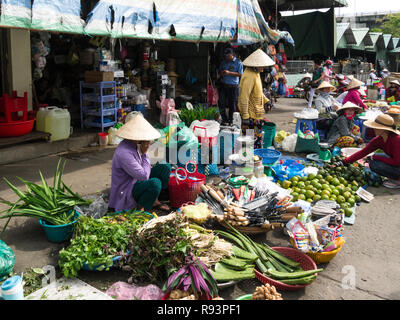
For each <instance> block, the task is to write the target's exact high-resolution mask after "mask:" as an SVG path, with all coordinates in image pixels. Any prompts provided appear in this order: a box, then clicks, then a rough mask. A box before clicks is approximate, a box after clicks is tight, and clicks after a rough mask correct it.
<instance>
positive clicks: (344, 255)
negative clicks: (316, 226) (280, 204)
mask: <svg viewBox="0 0 400 320" xmlns="http://www.w3.org/2000/svg"><path fill="white" fill-rule="evenodd" d="M304 106H305V100H299V99H284V98H281V99H279V102H278V104H277V107H276V108H275V109H274V110H272V111H271V112H270V113H269V114H268V115H267V116H268V118H269V119H270V120H271V121H273V122H275V123H276V124H277V130H278V131H279V130H286V131H289V132H294V128H295V124H294V123H293V113H294V112H296V111H300V110H301V109H302V108H303V107H304ZM113 152H114V147H106V148H99V147H90V148H85V149H81V150H79V151H74V152H67V153H64V154H58V155H48V156H45V157H42V158H37V159H33V160H27V161H21V162H17V163H11V164H6V165H1V166H0V177H6V178H7V179H9V180H10V181H11V182H12V183H15V184H16V185H17V186H18V187H21V183H20V182H19V181H18V180H17V179H16V176H19V177H22V178H24V179H27V180H30V181H35V182H40V178H39V173H38V172H39V170H41V171H42V173H43V175H44V177H45V178H46V179H48V181H49V182H50V183H51V182H52V176H53V172H54V170H55V167H56V164H57V161H58V159H59V157H60V156H61V157H63V158H66V159H67V160H68V161H67V165H66V168H65V174H64V181H65V182H66V184H67V185H72V189H73V190H74V191H75V192H78V193H80V194H81V195H92V194H101V193H107V192H108V190H109V187H110V178H111V176H110V172H111V159H112V156H113ZM369 191H370V192H372V193H373V194H374V195H375V199H374V200H373V201H372V202H371V203H369V204H367V203H362V205H361V206H360V207H358V208H357V218H356V221H355V224H354V225H352V226H350V225H346V226H345V227H344V231H343V234H344V237H345V240H346V244H345V245H344V247H343V249H342V251H341V252H340V253H339V254H338V255H337V256H336V257H335V258H334V259H333V260H332V261H331V262H329V263H328V264H324V265H322V267H323V268H324V271H323V272H322V273H321V274H320V275H319V276H318V277H317V279H316V280H315V281H314V282H313V283H312V285H310V286H308V287H306V288H305V289H302V290H300V291H297V292H282V296H283V298H284V299H288V300H337V299H343V300H356V299H365V300H381V299H383V300H397V299H400V286H399V283H400V273H399V272H398V268H399V265H400V251H399V250H398V244H397V240H398V226H399V225H400V209H399V206H398V201H399V200H400V197H399V195H400V191H396V190H389V189H385V188H384V187H381V188H379V189H378V188H370V189H369ZM0 197H1V198H4V199H7V200H10V201H13V200H16V196H15V194H13V192H12V191H11V190H10V189H9V188H8V186H7V185H6V184H5V183H4V181H2V180H1V181H0ZM2 208H4V206H3V205H0V210H1V209H2ZM4 223H5V221H0V230H2V228H3V226H4ZM1 239H2V240H3V241H4V242H5V243H7V244H8V245H9V246H10V247H11V248H12V250H13V251H14V253H15V255H16V261H15V267H14V271H15V272H16V273H21V272H22V271H24V269H25V268H29V267H43V266H45V265H48V264H50V265H54V266H57V263H58V252H59V250H60V249H61V248H62V247H63V244H53V243H50V242H48V241H47V240H46V237H45V234H44V232H43V230H42V228H41V227H40V225H39V223H38V222H37V221H36V220H34V219H30V218H15V219H13V220H11V222H10V224H9V225H8V227H7V230H6V232H5V233H4V235H3V236H1ZM255 239H257V240H260V241H267V243H268V244H269V245H271V246H286V247H289V246H290V244H289V241H288V238H287V236H285V235H284V234H283V232H282V231H281V230H275V231H273V232H270V233H267V234H266V235H262V236H257V237H256V238H255ZM64 245H65V244H64ZM128 277H129V274H128V273H126V272H123V271H120V270H111V271H108V272H84V271H82V272H80V273H79V278H80V279H81V280H83V281H85V282H87V283H89V284H90V285H92V286H94V287H96V288H98V289H100V290H102V291H105V290H106V289H107V288H108V287H109V286H110V285H111V284H112V283H114V282H116V281H127V279H128ZM258 285H260V282H259V281H257V280H252V281H242V282H239V283H238V284H236V285H235V286H233V287H230V288H226V289H223V290H221V291H220V294H221V296H222V297H223V298H225V299H235V298H237V297H238V296H240V295H243V294H247V293H252V292H253V291H254V289H255V287H256V286H258Z"/></svg>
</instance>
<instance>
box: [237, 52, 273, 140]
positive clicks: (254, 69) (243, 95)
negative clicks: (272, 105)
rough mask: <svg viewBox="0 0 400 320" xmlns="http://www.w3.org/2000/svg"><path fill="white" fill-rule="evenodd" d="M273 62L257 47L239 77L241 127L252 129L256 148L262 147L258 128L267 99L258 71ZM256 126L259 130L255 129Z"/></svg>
mask: <svg viewBox="0 0 400 320" xmlns="http://www.w3.org/2000/svg"><path fill="white" fill-rule="evenodd" d="M274 64H275V62H274V61H273V60H272V59H271V58H270V57H269V56H268V55H267V54H266V53H265V52H264V51H262V50H261V49H257V50H256V51H254V52H253V53H252V54H251V55H249V56H248V57H247V58H246V59H245V60H244V61H243V66H245V67H246V69H245V70H244V72H243V75H242V78H241V79H240V88H239V98H238V107H239V112H240V116H241V117H242V125H243V127H242V129H243V130H245V129H247V128H250V129H254V130H255V135H256V137H257V141H256V145H255V147H256V148H259V147H262V145H260V144H261V143H262V139H261V134H260V132H261V131H260V129H261V127H262V126H261V125H260V123H261V120H263V118H264V114H265V109H264V105H265V104H266V103H267V102H269V99H268V98H267V97H266V96H265V95H264V93H263V87H262V82H261V77H260V73H261V72H262V71H263V70H264V68H265V67H269V66H273V65H274ZM256 128H258V129H259V130H257V129H256Z"/></svg>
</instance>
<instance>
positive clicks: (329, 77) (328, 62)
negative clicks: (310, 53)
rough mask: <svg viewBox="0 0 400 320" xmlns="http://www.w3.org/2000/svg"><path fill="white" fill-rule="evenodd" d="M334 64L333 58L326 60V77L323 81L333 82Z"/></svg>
mask: <svg viewBox="0 0 400 320" xmlns="http://www.w3.org/2000/svg"><path fill="white" fill-rule="evenodd" d="M332 65H333V62H332V60H326V61H325V64H324V78H323V81H326V82H328V83H331V80H332V78H333V76H332V74H333V72H332Z"/></svg>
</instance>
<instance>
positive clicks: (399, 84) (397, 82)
mask: <svg viewBox="0 0 400 320" xmlns="http://www.w3.org/2000/svg"><path fill="white" fill-rule="evenodd" d="M390 83H394V84H397V85H398V86H400V82H399V80H392V81H390Z"/></svg>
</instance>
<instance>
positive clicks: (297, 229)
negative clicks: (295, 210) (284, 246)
mask: <svg viewBox="0 0 400 320" xmlns="http://www.w3.org/2000/svg"><path fill="white" fill-rule="evenodd" d="M286 229H287V230H288V232H289V235H291V237H292V238H293V240H294V242H295V246H296V248H297V249H299V250H300V251H302V252H308V251H310V250H311V244H310V234H309V233H308V231H307V229H306V228H305V227H304V225H303V224H302V223H301V222H300V221H299V220H298V219H296V218H293V219H291V220H290V221H289V222H288V223H287V224H286Z"/></svg>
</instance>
